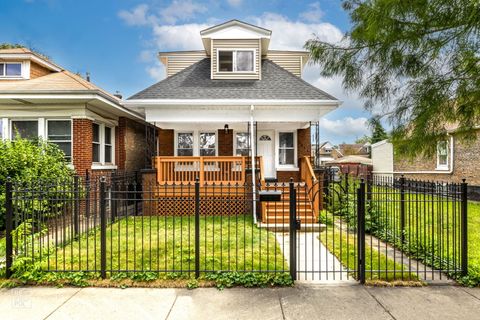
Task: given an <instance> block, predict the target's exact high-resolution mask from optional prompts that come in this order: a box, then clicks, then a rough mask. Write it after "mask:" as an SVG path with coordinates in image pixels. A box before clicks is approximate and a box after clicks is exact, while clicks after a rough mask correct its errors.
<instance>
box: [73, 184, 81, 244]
mask: <svg viewBox="0 0 480 320" xmlns="http://www.w3.org/2000/svg"><path fill="white" fill-rule="evenodd" d="M78 179H79V177H78V176H75V177H73V197H74V198H73V199H74V201H75V208H74V210H73V231H74V234H75V237H77V236H78V233H79V222H80V221H79V215H80V192H79V182H78Z"/></svg>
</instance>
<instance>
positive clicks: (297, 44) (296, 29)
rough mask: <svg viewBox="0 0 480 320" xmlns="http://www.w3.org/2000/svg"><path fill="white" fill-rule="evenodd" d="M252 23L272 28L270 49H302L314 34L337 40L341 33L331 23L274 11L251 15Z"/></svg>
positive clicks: (320, 37) (333, 40) (340, 37)
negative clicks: (315, 21) (293, 18)
mask: <svg viewBox="0 0 480 320" xmlns="http://www.w3.org/2000/svg"><path fill="white" fill-rule="evenodd" d="M250 20H252V22H253V24H256V25H259V26H261V27H264V28H267V29H270V30H272V39H271V44H270V48H271V49H282V50H302V48H303V46H304V45H305V42H306V41H307V40H308V39H311V38H313V37H314V36H315V35H316V36H318V38H319V39H321V40H323V41H328V42H338V41H340V40H341V39H342V37H343V33H342V32H341V31H340V29H338V28H337V27H336V26H334V25H333V24H331V23H326V22H324V23H305V22H301V21H294V20H290V19H288V18H287V17H285V16H282V15H279V14H276V13H265V14H263V15H262V16H260V17H251V18H250Z"/></svg>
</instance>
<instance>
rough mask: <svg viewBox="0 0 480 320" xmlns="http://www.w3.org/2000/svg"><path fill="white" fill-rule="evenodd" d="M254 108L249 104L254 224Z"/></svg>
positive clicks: (255, 212)
mask: <svg viewBox="0 0 480 320" xmlns="http://www.w3.org/2000/svg"><path fill="white" fill-rule="evenodd" d="M254 110H255V107H254V106H253V104H252V105H251V106H250V151H251V157H252V158H251V162H252V163H251V167H252V168H251V169H252V192H253V195H252V196H253V197H252V199H253V221H254V223H255V224H256V223H257V195H256V192H257V188H256V187H257V186H256V185H255V183H256V181H255V176H256V172H255V149H256V148H255V134H254V133H255V132H254V131H253V125H254V119H253V111H254Z"/></svg>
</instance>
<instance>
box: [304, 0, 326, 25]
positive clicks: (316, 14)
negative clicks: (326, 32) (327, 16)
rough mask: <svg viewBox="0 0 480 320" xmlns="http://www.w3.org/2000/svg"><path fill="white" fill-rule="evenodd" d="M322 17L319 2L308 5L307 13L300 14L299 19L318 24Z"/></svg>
mask: <svg viewBox="0 0 480 320" xmlns="http://www.w3.org/2000/svg"><path fill="white" fill-rule="evenodd" d="M322 17H323V11H322V9H321V8H320V2H313V3H310V4H309V5H308V9H307V11H304V12H302V13H300V18H301V19H304V20H306V21H308V22H318V21H320V19H321V18H322Z"/></svg>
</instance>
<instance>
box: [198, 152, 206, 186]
mask: <svg viewBox="0 0 480 320" xmlns="http://www.w3.org/2000/svg"><path fill="white" fill-rule="evenodd" d="M199 176H200V185H201V186H203V184H204V183H205V163H204V162H203V157H200V170H199Z"/></svg>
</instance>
